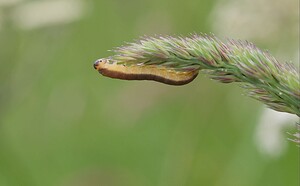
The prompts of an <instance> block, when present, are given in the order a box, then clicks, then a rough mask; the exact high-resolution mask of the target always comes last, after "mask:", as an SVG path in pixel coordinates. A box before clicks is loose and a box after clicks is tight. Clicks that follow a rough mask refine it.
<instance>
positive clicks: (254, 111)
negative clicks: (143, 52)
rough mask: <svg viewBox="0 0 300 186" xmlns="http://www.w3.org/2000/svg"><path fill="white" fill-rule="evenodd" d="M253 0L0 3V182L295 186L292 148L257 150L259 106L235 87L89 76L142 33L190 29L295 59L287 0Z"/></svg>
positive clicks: (292, 6) (293, 22)
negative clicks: (277, 151) (96, 63)
mask: <svg viewBox="0 0 300 186" xmlns="http://www.w3.org/2000/svg"><path fill="white" fill-rule="evenodd" d="M265 3H267V6H265V5H263V4H262V3H261V1H258V0H253V1H249V0H243V1H233V0H231V1H222V0H214V1H211V0H202V1H195V0H185V1H180V0H176V1H175V0H165V1H161V0H151V1H150V0H149V1H148V0H146V1H139V0H128V1H125V0H111V1H103V0H98V1H96V0H55V1H51V0H43V1H30V0H0V64H1V68H0V185H1V186H20V185H22V186H52V185H58V186H70V185H72V186H83V185H92V186H94V185H101V186H106V185H108V186H135V185H137V186H154V185H155V186H156V185H157V186H177V185H178V186H183V185H195V186H198V185H218V186H219V185H220V186H221V185H222V186H224V185H225V186H226V185H228V186H232V185H243V186H248V185H249V186H253V185H262V186H266V185H272V186H277V185H278V186H282V185H297V183H298V181H299V180H298V179H299V178H298V177H299V172H298V169H299V167H298V166H299V161H298V155H299V154H298V153H299V151H298V150H299V148H297V147H296V145H294V144H291V143H289V142H287V144H288V145H287V146H286V148H285V150H284V152H282V153H281V155H280V156H276V157H275V158H274V157H272V156H268V155H265V154H263V153H261V152H260V151H259V150H258V148H257V145H256V144H255V140H254V136H255V135H254V133H255V130H256V127H257V123H258V122H259V118H260V116H261V111H262V110H263V106H262V105H261V104H260V103H258V102H257V101H254V100H252V99H250V98H248V97H246V96H244V95H243V90H242V89H240V88H239V87H238V86H237V85H236V84H228V85H224V84H220V83H217V82H215V81H212V80H209V79H208V78H207V77H206V76H205V75H200V76H199V77H198V78H197V79H196V80H194V81H193V82H192V83H190V84H188V85H186V86H182V87H172V86H168V85H164V84H160V83H156V82H148V81H121V80H114V79H109V78H105V77H103V76H101V75H99V74H98V73H97V72H96V71H95V70H94V69H93V67H92V64H93V62H94V61H95V60H96V59H98V58H101V57H106V56H109V55H111V54H112V52H109V51H108V50H110V49H113V48H114V47H117V46H120V45H123V44H125V42H131V41H134V39H138V38H139V37H140V36H143V35H152V36H153V35H155V34H158V35H159V34H162V35H164V34H169V35H188V34H190V33H200V32H204V33H210V32H213V33H216V34H217V35H218V36H220V37H221V38H224V37H229V38H240V39H248V40H250V41H252V42H254V43H256V44H257V45H258V46H259V47H261V48H263V49H264V48H268V49H269V50H270V51H271V53H272V54H274V55H275V56H276V57H278V58H279V59H280V60H283V61H295V60H297V59H299V54H298V49H299V48H298V47H299V22H298V21H299V18H298V16H299V9H298V8H297V7H298V6H299V1H297V0H290V1H287V2H284V3H283V1H280V0H269V1H265ZM244 10H247V11H244ZM251 11H252V12H251ZM266 15H267V16H266ZM255 25H256V26H255ZM286 129H287V128H285V130H283V133H284V131H286ZM283 140H284V142H285V140H286V139H285V138H284V139H283Z"/></svg>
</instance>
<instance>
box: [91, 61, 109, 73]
mask: <svg viewBox="0 0 300 186" xmlns="http://www.w3.org/2000/svg"><path fill="white" fill-rule="evenodd" d="M107 62H108V59H105V58H102V59H97V60H96V61H95V62H94V68H95V69H96V70H98V71H99V70H101V69H102V68H103V67H104V64H106V63H107Z"/></svg>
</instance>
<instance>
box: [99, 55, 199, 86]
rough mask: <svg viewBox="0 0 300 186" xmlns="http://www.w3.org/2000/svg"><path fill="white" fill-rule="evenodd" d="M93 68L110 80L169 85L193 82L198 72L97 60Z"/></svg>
mask: <svg viewBox="0 0 300 186" xmlns="http://www.w3.org/2000/svg"><path fill="white" fill-rule="evenodd" d="M94 68H95V69H96V70H97V71H98V72H99V73H100V74H102V75H104V76H106V77H110V78H116V79H124V80H153V81H157V82H161V83H165V84H169V85H185V84H187V83H190V82H191V81H193V80H194V79H195V78H196V77H197V75H198V70H193V71H182V72H181V71H175V70H170V69H167V68H165V67H156V66H153V65H131V66H125V65H122V64H117V63H109V61H108V59H99V60H97V61H96V62H95V63H94Z"/></svg>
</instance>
